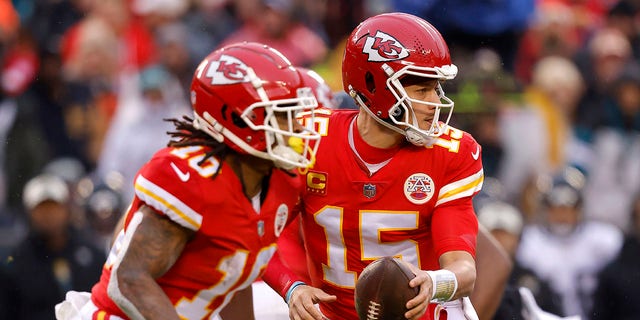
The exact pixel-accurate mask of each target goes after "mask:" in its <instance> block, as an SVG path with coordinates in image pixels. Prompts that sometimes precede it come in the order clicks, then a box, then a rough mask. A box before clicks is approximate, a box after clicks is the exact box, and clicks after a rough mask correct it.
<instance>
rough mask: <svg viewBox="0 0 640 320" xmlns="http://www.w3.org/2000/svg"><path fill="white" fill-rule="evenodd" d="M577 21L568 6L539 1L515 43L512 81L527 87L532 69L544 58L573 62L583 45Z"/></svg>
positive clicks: (555, 2) (559, 2)
mask: <svg viewBox="0 0 640 320" xmlns="http://www.w3.org/2000/svg"><path fill="white" fill-rule="evenodd" d="M576 20H577V18H576V17H575V16H574V12H573V10H572V9H571V6H570V5H569V4H566V3H563V2H561V1H542V2H541V3H539V4H538V5H537V6H536V9H535V14H534V18H533V19H532V21H531V24H530V25H529V27H528V28H527V30H526V32H525V33H524V35H523V37H522V40H521V41H520V43H519V47H518V53H517V57H516V64H515V71H514V72H515V76H516V78H517V79H518V80H519V81H520V82H521V83H523V84H524V85H527V84H529V83H530V82H531V76H532V74H531V73H532V71H533V67H534V65H535V64H536V63H537V62H538V61H539V60H540V59H542V58H544V57H547V56H560V57H565V58H573V56H574V55H575V54H576V52H577V51H578V49H580V47H581V46H582V44H583V42H584V37H585V35H583V34H581V33H580V30H579V28H578V25H577V24H578V22H577V21H576Z"/></svg>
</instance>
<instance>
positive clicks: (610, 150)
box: [585, 66, 640, 230]
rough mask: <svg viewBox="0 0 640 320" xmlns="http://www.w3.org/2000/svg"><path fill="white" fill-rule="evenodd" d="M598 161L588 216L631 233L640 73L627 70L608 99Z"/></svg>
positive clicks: (596, 140) (597, 141) (639, 177)
mask: <svg viewBox="0 0 640 320" xmlns="http://www.w3.org/2000/svg"><path fill="white" fill-rule="evenodd" d="M600 109H601V111H602V113H601V118H600V119H599V121H600V123H601V127H600V129H597V130H595V131H594V134H593V149H594V151H595V158H594V161H593V165H592V169H591V170H590V173H589V180H588V183H587V187H586V189H585V209H586V210H585V215H586V216H588V217H590V218H591V219H597V220H601V221H605V222H609V223H612V224H614V225H616V226H618V227H619V228H620V229H622V230H627V229H628V227H629V225H630V223H629V221H630V216H629V210H628V208H629V206H630V204H631V201H632V200H633V199H632V197H633V196H634V195H635V194H636V193H638V192H640V166H639V165H638V162H639V161H640V160H639V159H640V71H639V69H637V68H636V67H634V66H629V67H627V68H626V69H625V71H624V72H623V73H622V75H621V76H620V77H619V78H618V79H617V80H615V81H614V82H613V84H612V86H611V89H610V95H607V96H605V97H604V100H603V104H602V105H601V106H600Z"/></svg>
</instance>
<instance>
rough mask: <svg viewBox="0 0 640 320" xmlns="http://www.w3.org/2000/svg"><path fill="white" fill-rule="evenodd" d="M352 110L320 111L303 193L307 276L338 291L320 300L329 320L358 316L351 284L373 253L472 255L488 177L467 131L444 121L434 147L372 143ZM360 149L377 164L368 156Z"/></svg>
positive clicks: (431, 264) (432, 258)
mask: <svg viewBox="0 0 640 320" xmlns="http://www.w3.org/2000/svg"><path fill="white" fill-rule="evenodd" d="M356 115H357V111H343V110H340V111H326V113H325V114H324V115H322V114H320V115H319V114H318V113H316V119H315V120H316V122H317V123H316V129H318V132H319V133H321V134H322V135H323V137H322V140H321V141H322V142H321V143H320V147H319V150H318V154H317V161H316V164H315V166H314V168H313V169H311V170H309V171H308V173H307V175H306V191H305V192H304V195H303V201H302V202H303V211H302V215H301V218H302V228H303V229H302V230H303V232H302V234H303V236H304V237H305V245H306V252H307V259H308V261H309V262H310V266H309V271H310V276H311V279H312V283H313V285H314V286H315V287H319V288H321V289H322V290H324V291H325V292H327V293H329V294H333V295H336V296H337V298H338V299H337V301H335V302H331V303H325V304H321V305H320V308H321V310H322V312H323V314H324V315H325V316H326V317H328V318H329V319H357V318H358V317H357V314H356V311H355V309H354V296H353V294H354V287H355V283H356V280H357V278H358V275H359V274H360V272H361V271H362V269H363V268H364V267H365V266H367V265H368V264H369V263H370V262H371V261H373V260H375V259H376V258H379V257H382V256H396V257H401V258H402V259H404V260H405V261H408V262H409V263H412V264H414V265H417V266H419V267H420V268H421V269H423V270H437V269H440V267H439V263H438V257H439V256H440V255H442V254H443V253H445V252H448V251H453V250H463V251H467V252H469V253H471V254H472V255H473V256H475V244H476V236H477V232H478V223H477V220H476V216H475V213H474V211H473V207H472V197H473V196H474V195H475V194H476V193H477V192H479V191H480V188H481V186H482V181H483V178H484V176H483V170H482V160H481V159H480V146H479V145H478V143H477V142H476V141H475V140H474V139H473V137H471V135H469V134H468V133H465V132H463V131H461V130H458V129H455V128H452V127H450V128H449V129H448V130H447V131H446V133H445V134H443V135H442V136H440V137H439V138H438V139H437V141H436V142H435V143H434V144H433V145H432V146H430V147H418V146H413V145H411V144H409V143H407V144H406V145H404V146H403V147H402V148H395V149H391V150H384V149H376V148H373V147H371V146H368V145H366V143H365V142H364V141H363V140H362V139H361V138H360V136H359V135H358V133H357V127H356V123H355V119H356ZM356 146H358V148H356ZM354 150H357V152H356V151H354ZM363 152H364V153H366V152H368V155H367V157H363V156H362V154H363ZM363 158H367V159H372V158H374V159H376V158H377V160H376V161H379V163H378V164H377V165H372V164H370V165H367V164H365V162H364V160H363ZM370 172H373V173H370ZM283 259H287V258H286V257H284V258H283Z"/></svg>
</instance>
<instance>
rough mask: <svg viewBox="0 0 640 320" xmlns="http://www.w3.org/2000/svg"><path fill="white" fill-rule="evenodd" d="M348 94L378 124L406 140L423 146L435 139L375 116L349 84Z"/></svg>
mask: <svg viewBox="0 0 640 320" xmlns="http://www.w3.org/2000/svg"><path fill="white" fill-rule="evenodd" d="M349 89H350V90H349V95H351V97H353V99H355V100H356V103H357V104H358V105H359V106H360V108H362V109H364V111H365V112H367V113H368V114H369V115H370V116H371V117H372V118H373V119H374V120H376V121H377V122H378V123H379V124H381V125H383V126H384V127H386V128H389V129H391V130H393V131H394V132H397V133H399V134H401V135H403V136H404V137H405V138H406V139H407V141H409V142H411V144H413V145H416V146H419V147H424V146H430V145H432V144H433V143H434V142H435V140H434V139H433V138H431V137H427V136H425V135H424V134H422V133H421V132H418V131H416V130H415V129H413V128H407V129H405V130H402V129H400V128H398V127H396V126H394V125H392V124H389V123H387V122H385V121H384V120H382V119H380V117H378V116H376V115H375V114H373V112H372V111H371V110H370V109H369V107H367V105H366V104H365V103H364V101H362V98H360V95H358V93H357V92H356V91H355V90H353V89H352V88H351V86H349Z"/></svg>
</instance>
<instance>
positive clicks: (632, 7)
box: [605, 0, 640, 61]
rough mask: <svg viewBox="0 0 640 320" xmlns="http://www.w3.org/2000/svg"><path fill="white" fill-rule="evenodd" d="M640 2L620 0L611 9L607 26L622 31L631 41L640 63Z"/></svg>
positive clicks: (635, 55)
mask: <svg viewBox="0 0 640 320" xmlns="http://www.w3.org/2000/svg"><path fill="white" fill-rule="evenodd" d="M638 19H640V2H639V1H638V0H619V1H617V2H616V3H615V4H614V5H613V6H612V7H611V8H610V9H609V12H608V14H607V17H606V22H605V24H606V25H607V26H610V27H612V28H614V29H618V30H620V31H621V32H622V33H623V34H624V35H625V36H626V37H627V39H628V40H629V43H630V44H631V51H632V52H633V56H634V58H635V60H636V61H640V24H639V23H638Z"/></svg>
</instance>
